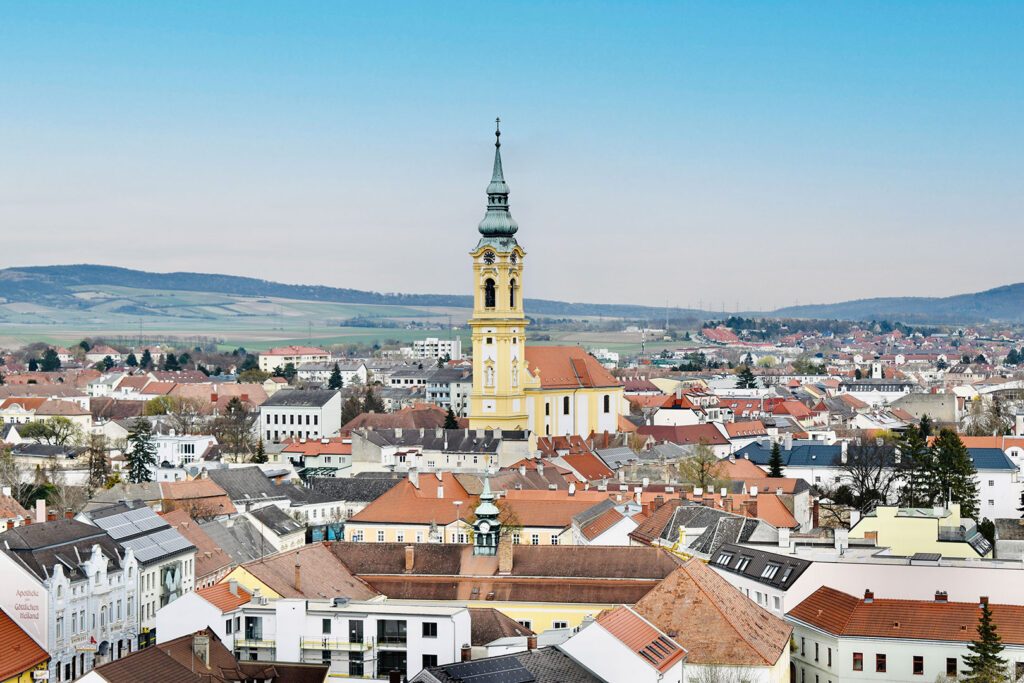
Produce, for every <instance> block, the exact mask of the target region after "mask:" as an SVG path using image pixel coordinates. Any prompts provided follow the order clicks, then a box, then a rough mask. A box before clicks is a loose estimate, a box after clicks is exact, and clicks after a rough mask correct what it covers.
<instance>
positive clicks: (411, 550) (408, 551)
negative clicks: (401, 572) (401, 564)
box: [405, 545, 416, 572]
mask: <svg viewBox="0 0 1024 683" xmlns="http://www.w3.org/2000/svg"><path fill="white" fill-rule="evenodd" d="M415 564H416V546H413V545H407V546H405V571H407V572H411V571H412V568H413V567H414V566H415Z"/></svg>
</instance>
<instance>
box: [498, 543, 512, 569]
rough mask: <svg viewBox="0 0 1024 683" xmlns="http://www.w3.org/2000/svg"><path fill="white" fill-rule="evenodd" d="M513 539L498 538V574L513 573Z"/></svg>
mask: <svg viewBox="0 0 1024 683" xmlns="http://www.w3.org/2000/svg"><path fill="white" fill-rule="evenodd" d="M512 550H513V548H512V539H510V538H508V537H504V536H502V537H499V538H498V574H506V575H507V574H511V573H512Z"/></svg>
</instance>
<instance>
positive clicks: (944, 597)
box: [935, 591, 949, 602]
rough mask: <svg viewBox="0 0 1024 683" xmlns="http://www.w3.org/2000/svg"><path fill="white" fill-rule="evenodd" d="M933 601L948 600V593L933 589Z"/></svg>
mask: <svg viewBox="0 0 1024 683" xmlns="http://www.w3.org/2000/svg"><path fill="white" fill-rule="evenodd" d="M935 602H949V593H947V592H946V591H935Z"/></svg>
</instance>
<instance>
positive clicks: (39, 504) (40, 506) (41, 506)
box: [36, 498, 46, 524]
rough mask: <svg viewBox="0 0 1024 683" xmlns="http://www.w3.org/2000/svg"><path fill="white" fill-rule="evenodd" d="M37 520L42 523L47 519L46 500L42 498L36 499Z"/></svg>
mask: <svg viewBox="0 0 1024 683" xmlns="http://www.w3.org/2000/svg"><path fill="white" fill-rule="evenodd" d="M36 521H37V522H39V523H40V524H41V523H43V522H45V521H46V501H45V500H43V499H42V498H39V499H38V500H36Z"/></svg>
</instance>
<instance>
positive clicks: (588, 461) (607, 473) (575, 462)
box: [562, 453, 615, 481]
mask: <svg viewBox="0 0 1024 683" xmlns="http://www.w3.org/2000/svg"><path fill="white" fill-rule="evenodd" d="M562 461H563V462H564V463H565V464H566V465H568V466H569V467H571V468H572V469H574V470H576V471H577V472H579V473H580V475H581V476H582V477H583V479H584V480H586V481H599V480H602V479H611V478H612V477H614V476H615V472H613V471H612V470H611V469H609V468H608V466H607V465H605V464H604V461H602V460H601V459H600V458H599V457H597V456H596V455H594V454H593V453H575V454H570V455H563V456H562Z"/></svg>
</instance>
